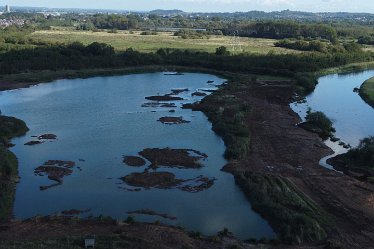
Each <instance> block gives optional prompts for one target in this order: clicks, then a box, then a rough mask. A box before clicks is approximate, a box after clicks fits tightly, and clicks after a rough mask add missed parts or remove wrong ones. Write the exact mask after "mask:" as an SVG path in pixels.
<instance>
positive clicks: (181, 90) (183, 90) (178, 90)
mask: <svg viewBox="0 0 374 249" xmlns="http://www.w3.org/2000/svg"><path fill="white" fill-rule="evenodd" d="M188 91H189V90H188V88H183V89H171V93H170V94H169V95H178V94H180V93H183V92H188Z"/></svg>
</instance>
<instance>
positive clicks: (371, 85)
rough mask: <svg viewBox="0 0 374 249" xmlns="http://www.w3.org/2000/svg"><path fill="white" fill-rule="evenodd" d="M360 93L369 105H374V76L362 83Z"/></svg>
mask: <svg viewBox="0 0 374 249" xmlns="http://www.w3.org/2000/svg"><path fill="white" fill-rule="evenodd" d="M360 95H361V96H362V98H363V99H364V100H365V101H366V102H367V103H368V104H369V105H371V106H373V107H374V77H373V78H370V79H368V80H367V81H365V82H364V84H362V86H361V89H360Z"/></svg>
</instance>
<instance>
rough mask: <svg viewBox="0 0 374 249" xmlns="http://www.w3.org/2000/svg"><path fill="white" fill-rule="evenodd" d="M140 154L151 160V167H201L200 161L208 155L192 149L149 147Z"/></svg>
mask: <svg viewBox="0 0 374 249" xmlns="http://www.w3.org/2000/svg"><path fill="white" fill-rule="evenodd" d="M139 155H141V156H142V157H144V158H146V159H147V160H148V161H150V162H151V164H152V165H151V167H158V166H166V167H177V168H200V167H201V166H202V165H201V163H200V162H199V161H200V160H202V159H205V158H207V157H208V155H206V154H204V153H202V152H200V151H197V150H191V149H170V148H164V149H158V148H153V149H150V148H147V149H144V150H143V151H141V152H139Z"/></svg>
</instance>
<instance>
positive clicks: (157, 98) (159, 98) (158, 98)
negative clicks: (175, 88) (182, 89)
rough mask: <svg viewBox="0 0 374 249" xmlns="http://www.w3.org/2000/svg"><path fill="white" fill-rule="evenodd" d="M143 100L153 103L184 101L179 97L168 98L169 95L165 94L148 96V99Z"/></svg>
mask: <svg viewBox="0 0 374 249" xmlns="http://www.w3.org/2000/svg"><path fill="white" fill-rule="evenodd" d="M145 99H148V100H153V101H175V100H184V99H183V98H181V97H175V96H170V95H169V94H165V95H155V96H148V97H145Z"/></svg>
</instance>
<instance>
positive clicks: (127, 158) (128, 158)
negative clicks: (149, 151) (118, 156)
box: [123, 156, 146, 167]
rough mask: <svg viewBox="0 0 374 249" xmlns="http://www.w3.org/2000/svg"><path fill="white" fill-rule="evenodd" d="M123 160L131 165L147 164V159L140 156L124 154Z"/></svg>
mask: <svg viewBox="0 0 374 249" xmlns="http://www.w3.org/2000/svg"><path fill="white" fill-rule="evenodd" d="M123 162H124V163H126V164H127V165H129V166H134V167H140V166H144V165H145V164H146V161H145V160H144V159H143V158H141V157H138V156H124V157H123Z"/></svg>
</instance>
